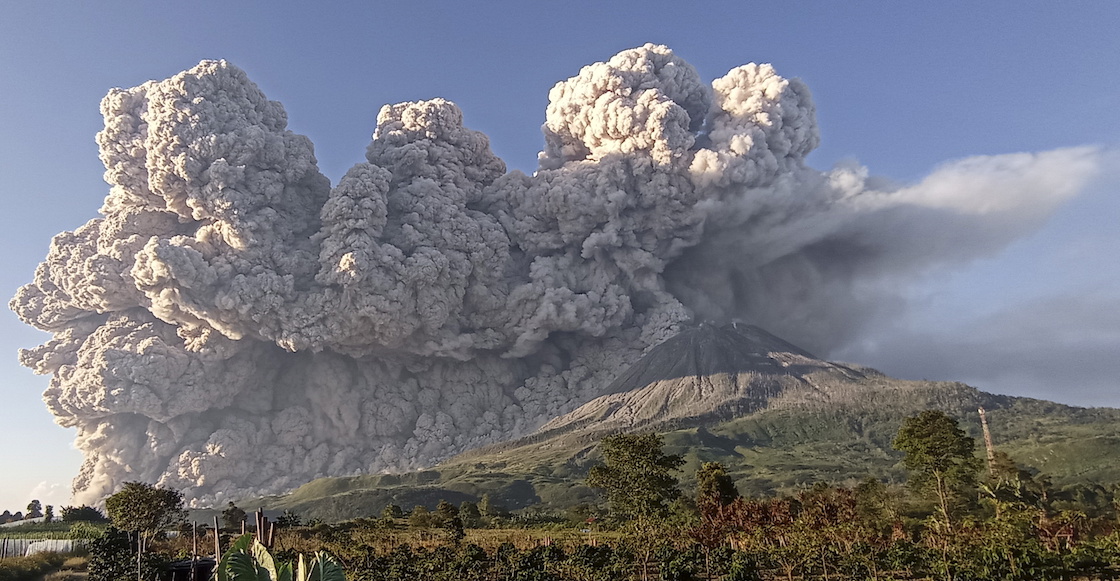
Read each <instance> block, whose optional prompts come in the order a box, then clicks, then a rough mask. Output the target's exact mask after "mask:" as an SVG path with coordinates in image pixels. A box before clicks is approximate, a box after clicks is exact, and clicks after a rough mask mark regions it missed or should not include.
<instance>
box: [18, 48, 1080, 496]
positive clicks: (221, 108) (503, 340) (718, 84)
mask: <svg viewBox="0 0 1120 581" xmlns="http://www.w3.org/2000/svg"><path fill="white" fill-rule="evenodd" d="M549 99H550V103H549V106H548V110H547V114H546V115H547V119H546V122H545V124H544V127H543V132H544V142H545V148H544V151H543V152H541V154H540V168H539V169H538V171H536V172H535V173H534V174H533V175H525V174H524V173H522V172H519V171H513V172H509V173H507V172H506V168H505V164H504V163H503V162H502V161H501V160H500V159H498V158H497V157H496V156H495V155H494V154H493V153H492V152H491V151H490V147H489V141H488V139H487V137H486V136H485V135H483V134H481V133H479V132H477V131H472V130H470V129H468V128H466V127H464V126H463V119H462V113H461V111H460V110H459V109H458V108H457V107H456V106H455V105H454V104H452V103H450V102H448V101H445V100H442V99H434V100H431V101H420V102H412V103H400V104H396V105H387V106H385V107H384V108H382V110H381V112H380V114H379V115H378V118H377V127H376V131H375V133H374V135H373V141H372V143H371V144H370V146H369V148H368V150H367V151H366V161H364V162H361V163H358V164H356V165H355V166H354V167H353V168H352V169H351V170H350V171H348V172H347V173H346V175H345V176H344V177H343V178H342V179H341V180H339V182H338V183H337V184H336V185H334V186H333V187H332V185H331V183H330V181H329V180H328V179H327V178H326V177H324V176H323V175H322V174H320V172H319V170H318V169H317V167H316V161H315V157H314V155H313V152H312V144H311V143H310V141H309V140H308V139H307V138H305V137H303V136H300V135H296V134H294V133H292V132H291V131H289V130H287V129H286V124H287V118H286V114H285V112H284V110H283V108H282V107H281V105H280V104H279V103H277V102H275V101H269V100H268V99H267V98H266V97H265V96H264V95H263V94H262V93H261V91H260V90H259V89H258V88H257V86H256V85H254V84H253V83H252V82H251V81H250V80H249V79H248V78H247V76H246V75H245V73H244V72H242V71H241V70H239V69H237V68H236V67H234V66H233V65H231V64H229V63H226V62H224V61H217V62H215V61H206V62H203V63H201V64H199V65H198V66H197V67H195V68H193V69H191V70H189V71H185V72H183V73H180V74H178V75H176V76H174V77H172V78H169V79H166V80H163V81H151V82H148V83H145V84H143V85H141V86H139V87H135V88H132V89H126V90H120V89H117V90H113V91H111V92H110V93H109V95H108V96H106V97H105V99H104V101H103V102H102V113H103V115H104V118H105V129H104V130H103V131H101V132H100V133H99V134H98V136H97V141H98V144H99V146H100V151H101V159H102V161H103V162H104V164H105V167H106V173H105V179H106V181H107V182H108V183H109V185H110V189H109V193H108V195H107V197H106V199H105V202H104V205H103V206H102V207H101V210H100V214H101V217H99V218H96V219H94V220H91V221H90V222H88V223H87V224H85V225H83V226H81V227H79V228H77V229H76V230H74V231H73V232H65V233H62V234H59V235H58V236H56V237H55V239H54V241H53V242H52V244H51V248H50V251H49V253H48V255H47V258H46V260H45V261H44V262H43V263H42V264H41V265H40V266H39V268H38V270H37V271H36V273H35V280H34V282H33V283H31V284H28V285H26V286H24V287H23V288H22V289H20V291H19V293H18V294H17V295H16V297H15V298H14V299H13V300H12V302H11V307H12V309H13V310H14V311H15V312H16V313H17V314H18V315H19V316H20V318H21V319H22V320H23V321H24V322H26V323H27V324H30V325H33V326H35V327H37V328H39V329H43V330H45V331H49V332H51V333H53V338H52V339H51V340H50V341H49V342H47V343H46V344H44V345H42V346H40V347H37V348H34V349H29V350H24V351H22V352H21V354H20V358H21V362H22V363H23V364H24V365H26V366H28V367H30V368H32V369H33V370H35V371H36V372H37V373H41V374H49V375H51V383H50V387H49V388H48V389H47V391H46V392H45V394H44V399H45V401H46V403H47V406H48V407H49V409H50V410H51V412H52V413H54V415H55V416H56V418H57V421H58V422H59V423H60V424H62V425H64V426H69V427H74V428H76V429H77V433H78V435H77V445H78V447H79V448H80V449H81V450H82V451H83V453H84V454H85V464H84V466H83V468H82V470H81V473H80V474H79V475H78V477H77V478H76V480H75V483H74V486H75V490H76V492H77V496H76V500H77V501H79V502H90V501H96V500H97V499H99V498H102V497H104V496H105V495H107V494H110V493H112V492H113V491H114V490H115V488H116V487H117V486H119V485H120V484H121V483H122V482H124V481H127V480H144V481H149V482H155V483H158V484H160V485H163V486H170V487H174V488H178V489H181V490H183V491H184V492H185V495H186V497H187V498H188V499H191V500H193V501H195V502H197V503H205V502H214V501H219V502H220V501H222V500H224V499H227V498H235V497H238V496H242V495H247V494H262V493H274V492H279V491H283V490H286V489H290V488H292V487H294V486H297V485H299V484H302V483H304V482H306V481H308V480H310V479H312V478H316V477H320V476H327V475H346V474H356V473H363V472H376V471H396V470H407V469H413V468H418V467H422V466H427V465H431V464H433V463H435V462H437V461H439V460H440V459H442V458H445V457H447V456H449V455H452V454H454V453H457V452H461V451H463V450H466V449H469V448H472V447H476V446H479V445H483V444H486V443H491V442H495V441H499V440H503V439H507V438H511V437H516V436H519V435H522V434H526V433H528V432H530V431H532V430H533V429H535V428H536V427H537V426H539V425H541V424H542V423H543V422H545V421H547V420H548V419H550V418H552V417H554V416H556V415H559V414H562V413H565V412H567V411H570V410H571V409H573V408H575V407H576V406H578V405H580V404H582V403H584V402H586V401H587V400H589V399H591V398H593V397H596V396H598V395H600V394H601V393H602V390H603V389H604V388H605V387H606V386H607V385H608V384H609V383H610V380H611V379H612V378H613V377H614V376H615V375H616V374H617V373H618V372H620V371H621V370H623V369H624V368H625V367H626V366H627V365H629V364H630V363H632V362H633V361H635V360H636V359H637V358H638V357H640V356H641V355H642V353H643V352H644V351H646V350H647V349H648V348H650V347H651V346H653V345H656V344H657V343H659V342H660V341H662V340H664V339H665V338H667V337H668V336H671V335H672V334H673V333H675V332H676V331H677V330H678V329H679V327H680V325H682V324H683V323H685V322H687V321H689V320H690V319H694V318H712V319H729V318H737V319H742V320H746V321H749V322H752V323H755V324H759V325H761V326H763V327H766V328H768V329H770V330H771V331H772V332H775V333H777V334H779V335H782V336H784V337H785V338H787V339H788V340H790V341H792V342H794V343H799V344H802V345H804V346H805V347H806V348H808V349H810V350H817V351H819V352H821V353H824V354H827V353H828V352H829V351H830V350H832V349H834V348H837V347H838V346H842V345H843V344H845V342H847V341H849V340H851V338H852V337H855V336H858V333H859V331H860V329H861V328H863V327H864V326H865V325H867V324H869V323H870V322H871V321H873V320H875V319H876V318H878V317H882V316H885V315H889V314H891V313H892V312H894V311H895V310H896V309H898V308H901V304H902V302H901V301H902V296H903V294H902V287H901V286H900V283H901V282H905V281H908V280H911V279H912V278H913V277H915V276H918V275H921V274H923V273H926V272H929V271H931V270H932V269H937V268H942V267H947V266H952V265H954V264H960V263H962V262H967V261H969V260H972V259H974V258H976V257H979V256H984V255H987V254H990V253H993V252H995V251H998V250H999V249H1000V248H1002V247H1003V246H1005V245H1006V244H1007V243H1008V242H1010V241H1011V240H1014V239H1015V238H1017V237H1019V236H1021V235H1023V234H1024V233H1026V232H1029V231H1031V230H1032V229H1033V228H1035V227H1036V226H1038V225H1039V224H1040V223H1041V222H1042V221H1043V220H1045V218H1046V217H1047V216H1048V215H1049V213H1050V212H1051V211H1052V210H1053V209H1054V208H1055V207H1056V206H1057V205H1059V204H1060V203H1061V202H1062V201H1064V200H1066V199H1068V198H1069V197H1071V196H1073V195H1076V194H1077V193H1078V191H1079V190H1080V189H1081V187H1082V186H1083V185H1084V183H1085V182H1086V181H1087V180H1088V179H1090V178H1091V177H1092V176H1093V175H1094V173H1095V172H1096V171H1097V166H1098V165H1099V158H1100V152H1099V151H1097V150H1095V149H1091V148H1082V149H1066V150H1058V151H1052V152H1047V153H1040V154H1015V155H1007V156H994V157H984V158H973V159H968V160H963V161H959V162H954V163H951V164H949V165H946V166H944V167H942V168H940V169H938V170H937V171H935V172H934V173H933V174H931V175H930V176H929V177H928V178H926V179H925V180H924V181H922V182H920V183H918V184H915V185H909V186H899V185H891V184H889V183H888V182H886V181H885V180H882V179H877V178H873V177H870V176H869V175H868V172H867V171H866V170H865V169H863V168H861V167H855V166H842V167H837V168H835V169H833V170H830V171H827V172H821V171H818V170H814V169H812V168H810V167H808V166H806V164H805V156H806V155H807V154H808V153H809V152H810V151H811V150H812V149H813V148H814V147H816V145H817V144H818V142H819V136H818V131H817V126H816V121H815V109H814V105H813V102H812V99H811V97H810V94H809V90H808V88H807V87H806V86H805V85H804V84H803V83H801V82H800V81H798V80H796V79H785V78H782V77H780V76H778V74H777V73H776V72H775V71H774V69H773V68H772V67H771V66H769V65H755V64H749V65H745V66H742V67H738V68H736V69H734V70H732V71H731V72H729V73H728V74H727V75H726V76H724V77H722V78H720V79H717V80H715V81H714V82H712V83H710V84H708V83H705V82H704V81H703V80H702V79H701V78H700V76H699V75H698V73H697V72H696V70H695V69H694V68H693V67H691V66H690V65H689V64H688V63H687V62H685V61H684V60H682V59H681V58H679V57H677V56H676V55H674V54H673V53H672V52H671V51H670V50H669V49H668V48H666V47H664V46H655V45H646V46H643V47H640V48H636V49H632V50H627V51H623V52H621V53H619V54H618V55H616V56H615V57H613V58H612V59H610V60H609V61H607V62H605V63H596V64H593V65H590V66H587V67H584V68H583V70H581V71H580V73H579V75H577V76H575V77H572V78H570V79H568V80H566V81H562V82H560V83H558V84H557V85H556V86H555V87H554V88H553V89H552V91H551V93H550V95H549Z"/></svg>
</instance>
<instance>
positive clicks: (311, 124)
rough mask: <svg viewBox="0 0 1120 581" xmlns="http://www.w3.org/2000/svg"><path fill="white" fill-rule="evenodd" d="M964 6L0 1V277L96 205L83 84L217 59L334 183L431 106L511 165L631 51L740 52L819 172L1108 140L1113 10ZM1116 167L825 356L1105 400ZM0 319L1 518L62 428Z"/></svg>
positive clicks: (1111, 346)
mask: <svg viewBox="0 0 1120 581" xmlns="http://www.w3.org/2000/svg"><path fill="white" fill-rule="evenodd" d="M978 4H979V3H972V2H937V3H894V2H850V3H845V4H844V5H843V8H836V9H827V8H825V6H826V4H824V3H791V2H772V3H764V2H742V1H736V2H689V3H685V2H655V1H648V0H647V1H643V2H610V3H606V2H565V3H547V4H546V3H525V2H487V3H469V2H332V3H322V4H320V3H296V2H287V1H277V2H267V3H265V2H217V1H199V2H191V3H169V2H159V1H154V2H123V1H103V2H96V3H95V2H61V1H58V2H49V1H48V2H23V3H7V4H5V6H4V7H3V8H0V83H2V86H3V88H4V90H3V91H0V195H2V196H3V200H4V201H5V211H4V212H3V213H2V214H0V221H2V228H0V236H2V237H3V245H4V248H5V252H4V253H3V261H4V263H3V267H2V268H0V291H2V294H4V295H5V296H7V297H10V296H12V294H14V292H15V290H16V289H17V288H18V287H19V286H20V285H22V284H25V283H27V282H29V281H30V280H31V279H32V276H33V272H34V269H35V266H36V265H37V264H38V262H39V261H40V260H41V259H42V258H43V257H44V256H45V254H46V249H47V246H48V244H49V241H50V238H51V237H52V236H53V235H54V234H56V233H58V232H61V231H63V230H72V229H74V228H76V227H78V226H79V225H81V224H82V223H84V222H85V221H86V220H88V219H90V218H92V217H94V216H95V214H96V210H97V208H98V207H99V206H100V203H101V199H102V198H103V197H104V195H105V194H106V192H107V186H106V185H105V184H104V182H103V181H102V180H101V173H102V171H103V168H102V166H101V164H100V162H99V161H98V158H97V147H96V145H95V143H94V141H93V137H94V134H95V133H96V132H97V131H98V130H99V129H100V128H101V123H102V121H101V117H100V114H99V112H98V103H99V101H100V99H101V97H102V96H104V94H105V93H106V92H107V91H108V89H110V88H111V87H131V86H134V85H138V84H140V83H142V82H144V81H146V80H149V79H162V78H166V77H169V76H171V75H174V74H175V73H177V72H179V71H181V70H184V69H187V68H189V67H191V66H193V65H195V64H197V63H198V61H200V60H202V59H214V58H223V59H227V60H229V61H231V62H233V63H234V64H236V65H237V66H239V67H241V68H243V69H244V70H246V72H247V73H248V74H249V76H250V78H252V79H253V80H254V81H255V82H256V83H257V84H258V85H260V87H261V88H262V89H263V90H264V92H265V93H266V94H267V95H268V96H269V97H270V98H271V99H274V100H279V101H281V102H282V103H283V104H284V106H285V108H286V110H287V112H288V116H289V126H290V128H291V129H293V130H294V131H296V132H297V133H302V134H305V135H307V136H309V137H310V138H311V140H312V141H313V142H314V143H315V147H316V155H317V157H318V160H319V164H320V168H321V169H322V171H323V172H324V173H325V174H326V175H327V176H329V177H330V178H331V179H332V180H336V179H338V178H339V177H340V176H341V175H342V174H343V172H345V170H346V169H347V168H349V167H350V166H351V165H352V164H353V163H355V162H357V161H360V160H361V159H362V156H363V153H364V150H365V147H366V145H367V144H368V141H369V136H370V134H371V133H372V131H373V128H374V119H375V117H376V114H377V111H378V109H380V107H381V106H382V105H383V104H386V103H395V102H400V101H406V100H414V99H422V98H431V97H436V96H441V97H445V98H447V99H450V100H453V101H455V102H456V103H458V104H459V105H460V107H462V109H463V111H464V114H465V118H466V124H467V125H468V126H470V127H471V128H473V129H477V130H481V131H483V132H485V133H486V134H487V135H489V136H490V139H491V143H492V147H493V149H494V151H495V152H496V153H497V154H498V155H499V156H500V157H502V158H503V159H504V160H505V161H506V163H507V164H508V165H509V166H510V167H511V168H518V169H522V170H525V171H532V170H533V169H534V167H535V160H536V153H537V151H538V150H539V149H540V148H541V146H542V138H541V134H540V129H539V127H540V125H541V123H542V122H543V120H544V109H545V106H546V104H547V97H548V90H549V88H551V86H552V85H553V84H554V83H555V82H557V81H559V80H562V79H565V78H567V77H569V76H572V75H575V74H576V73H577V72H578V71H579V69H580V67H582V66H583V65H586V64H589V63H592V62H595V61H600V60H605V59H607V58H609V57H610V56H611V55H613V54H615V53H616V52H618V51H619V50H622V49H626V48H631V47H634V46H638V45H641V44H643V43H646V42H654V43H663V44H667V45H669V46H670V47H671V48H672V49H673V50H674V51H675V52H676V53H677V54H679V55H680V56H682V57H683V58H685V59H686V60H687V61H689V62H690V63H691V64H692V65H693V66H695V67H696V68H697V69H698V71H699V72H700V74H701V76H702V77H704V78H706V79H709V80H710V79H712V78H715V77H718V76H720V75H722V74H724V73H725V72H726V71H727V70H728V69H730V68H732V67H734V66H737V65H740V64H744V63H747V62H770V63H773V64H774V65H775V67H776V68H777V69H778V72H779V73H780V74H782V75H784V76H787V77H800V78H801V79H802V80H804V81H805V82H806V83H807V84H808V85H809V87H810V89H811V90H812V93H813V97H814V100H815V102H816V105H817V117H818V122H819V124H820V126H821V135H822V144H821V146H820V147H819V148H818V149H817V151H816V152H814V153H813V154H812V155H811V156H810V158H809V160H810V163H811V164H812V165H814V166H815V167H817V168H820V169H827V168H828V167H831V166H832V165H833V164H834V163H836V162H838V161H844V160H850V159H855V160H858V161H859V162H860V163H862V164H864V165H866V166H868V167H869V168H870V170H871V171H872V173H874V174H876V175H881V176H886V177H889V178H891V179H893V180H896V181H899V182H912V181H917V180H918V179H920V178H921V177H922V176H924V175H926V174H928V173H929V172H930V171H931V170H932V169H934V168H936V167H937V166H938V165H940V164H942V163H945V162H947V161H950V160H954V159H959V158H963V157H967V156H974V155H987V154H1000V153H1011V152H1020V151H1044V150H1051V149H1055V148H1060V147H1068V146H1078V145H1100V146H1103V147H1105V148H1106V149H1111V150H1112V151H1113V152H1115V150H1116V149H1117V146H1118V142H1120V139H1118V138H1120V36H1118V35H1116V34H1115V29H1116V27H1117V25H1120V4H1117V3H1114V2H1081V3H1076V4H1059V3H1050V2H990V3H983V5H978ZM837 6H839V5H837ZM1112 159H1113V160H1114V161H1115V159H1116V157H1115V156H1113V158H1112ZM1115 168H1116V164H1115V163H1114V164H1113V169H1112V170H1111V173H1109V172H1108V171H1106V172H1105V174H1104V175H1103V176H1102V177H1101V178H1099V179H1098V180H1097V182H1096V183H1094V184H1093V185H1092V186H1091V187H1090V188H1088V189H1087V190H1086V191H1085V193H1083V194H1082V195H1081V196H1080V197H1079V198H1077V199H1075V200H1073V201H1072V202H1070V203H1068V204H1066V205H1065V206H1064V207H1062V208H1061V209H1059V210H1058V212H1057V213H1056V214H1055V215H1054V216H1053V217H1052V218H1051V219H1050V220H1049V221H1048V222H1047V223H1046V225H1045V226H1044V227H1043V228H1042V229H1041V230H1039V231H1038V232H1037V233H1035V234H1034V235H1031V236H1029V237H1026V238H1023V239H1021V240H1019V241H1018V242H1016V243H1014V244H1012V245H1011V246H1010V247H1008V248H1007V249H1006V250H1005V251H1004V252H1002V253H1001V254H999V255H997V256H992V257H988V258H985V259H983V260H980V261H977V262H975V263H973V264H971V265H969V266H967V267H965V268H962V269H959V270H956V271H953V272H940V273H937V274H936V276H933V277H930V278H929V279H927V280H920V281H914V284H913V287H912V289H911V294H912V296H913V305H914V307H913V308H912V309H911V310H910V311H908V313H907V315H906V316H905V317H904V318H902V319H900V320H898V321H893V322H891V323H890V324H888V325H884V326H883V328H882V329H880V331H879V333H878V334H877V335H875V336H873V337H869V338H868V339H867V341H865V342H863V343H862V344H860V345H853V346H851V347H849V348H848V349H846V350H844V352H843V353H840V354H839V355H841V356H843V357H845V358H848V359H852V360H856V361H858V362H860V363H867V364H871V365H874V366H877V367H879V368H881V369H883V370H884V371H887V372H890V373H893V374H896V375H900V376H905V377H915V378H929V379H955V380H964V381H968V382H970V383H972V384H974V385H976V386H977V387H981V388H983V389H987V390H990V391H997V392H1001V393H1009V394H1015V395H1030V396H1035V397H1045V398H1048V399H1054V400H1057V401H1062V402H1067V403H1074V404H1079V405H1112V406H1120V390H1117V389H1116V380H1115V379H1114V378H1115V377H1118V376H1120V363H1117V361H1115V360H1120V356H1118V355H1120V316H1118V313H1120V309H1118V308H1117V307H1118V306H1120V261H1118V260H1117V258H1116V257H1117V256H1120V235H1118V233H1117V230H1116V224H1118V223H1120V196H1118V195H1117V194H1118V192H1117V185H1118V184H1120V173H1118V172H1117V171H1116V170H1115ZM0 330H2V332H0V353H2V354H6V355H0V382H2V383H0V384H2V385H3V388H2V392H0V393H2V399H0V401H2V402H3V404H2V407H0V409H2V410H3V412H4V414H3V415H4V418H5V419H4V422H3V423H2V424H0V425H2V428H0V437H2V438H3V440H4V441H5V442H6V445H5V446H3V447H2V450H3V451H2V452H0V463H2V465H4V466H6V467H8V470H6V471H5V476H4V478H3V479H0V509H11V510H13V511H14V510H16V509H20V510H22V509H23V508H24V507H25V506H26V504H27V502H28V501H29V500H30V499H31V498H32V495H33V494H34V495H35V496H37V497H40V498H41V499H42V500H44V502H48V503H50V502H53V503H56V504H61V503H64V502H65V495H64V494H60V493H59V492H58V491H59V490H64V489H66V488H68V482H69V480H70V478H71V477H72V476H73V475H74V474H75V473H76V471H77V467H78V464H79V463H80V456H79V454H78V453H77V452H76V451H74V450H73V449H72V447H71V444H70V441H71V440H72V438H73V433H72V431H70V430H66V429H63V428H60V427H57V426H55V425H54V424H53V420H52V418H51V416H50V414H49V413H47V411H46V410H45V408H44V407H43V405H42V403H41V401H40V397H39V396H40V393H41V392H42V390H43V389H44V388H45V387H46V385H47V379H46V378H44V377H38V376H35V375H33V374H32V373H31V372H30V371H28V370H26V369H24V368H22V367H20V366H19V365H18V362H17V361H16V355H15V353H16V350H17V349H18V348H21V347H33V346H35V345H37V344H39V343H40V342H42V341H44V340H46V338H47V336H46V335H45V334H42V333H39V332H37V331H34V330H33V329H30V328H29V327H26V326H24V325H22V324H21V323H19V321H18V320H17V319H16V318H15V316H14V315H13V314H12V313H10V312H8V311H7V310H4V312H3V313H0ZM997 346H998V347H997ZM33 490H35V492H33ZM51 491H53V492H51Z"/></svg>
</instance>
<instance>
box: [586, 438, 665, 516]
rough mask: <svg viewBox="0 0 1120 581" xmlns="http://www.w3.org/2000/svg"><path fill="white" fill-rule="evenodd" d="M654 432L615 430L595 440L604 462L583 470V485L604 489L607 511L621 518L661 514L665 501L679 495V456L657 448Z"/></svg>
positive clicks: (659, 443) (658, 441) (657, 443)
mask: <svg viewBox="0 0 1120 581" xmlns="http://www.w3.org/2000/svg"><path fill="white" fill-rule="evenodd" d="M661 443H662V440H661V436H659V435H657V434H618V435H615V436H608V437H606V438H603V440H602V441H601V442H599V450H600V452H601V453H602V454H603V460H604V462H605V463H604V464H600V465H598V466H594V467H592V468H591V470H590V471H589V472H588V474H587V485H588V486H590V487H591V488H598V489H601V490H604V491H605V492H606V494H607V502H609V503H610V507H611V513H612V514H613V515H616V516H618V517H619V518H620V519H622V520H649V519H655V518H664V517H665V516H666V515H668V513H669V504H670V503H671V502H673V500H675V499H676V498H677V497H678V496H680V493H681V492H680V490H679V489H677V479H676V478H674V477H673V476H672V475H671V474H670V473H671V472H673V471H675V470H677V469H679V468H680V467H681V465H682V464H684V460H683V459H682V458H681V457H680V456H676V455H666V454H664V453H663V452H662V451H661Z"/></svg>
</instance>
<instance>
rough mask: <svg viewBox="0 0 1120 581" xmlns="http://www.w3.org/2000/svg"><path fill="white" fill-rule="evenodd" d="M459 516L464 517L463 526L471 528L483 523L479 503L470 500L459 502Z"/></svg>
mask: <svg viewBox="0 0 1120 581" xmlns="http://www.w3.org/2000/svg"><path fill="white" fill-rule="evenodd" d="M459 518H461V519H463V526H464V527H467V528H469V529H474V528H478V526H479V525H481V524H482V513H481V512H480V511H479V510H478V505H477V504H475V503H473V502H471V501H469V500H464V501H463V502H461V503H459Z"/></svg>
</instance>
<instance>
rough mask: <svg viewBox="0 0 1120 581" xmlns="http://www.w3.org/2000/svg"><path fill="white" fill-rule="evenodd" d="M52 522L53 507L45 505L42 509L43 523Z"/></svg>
mask: <svg viewBox="0 0 1120 581" xmlns="http://www.w3.org/2000/svg"><path fill="white" fill-rule="evenodd" d="M52 521H54V507H53V506H51V505H49V504H48V505H47V506H45V507H43V522H45V523H48V522H52Z"/></svg>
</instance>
